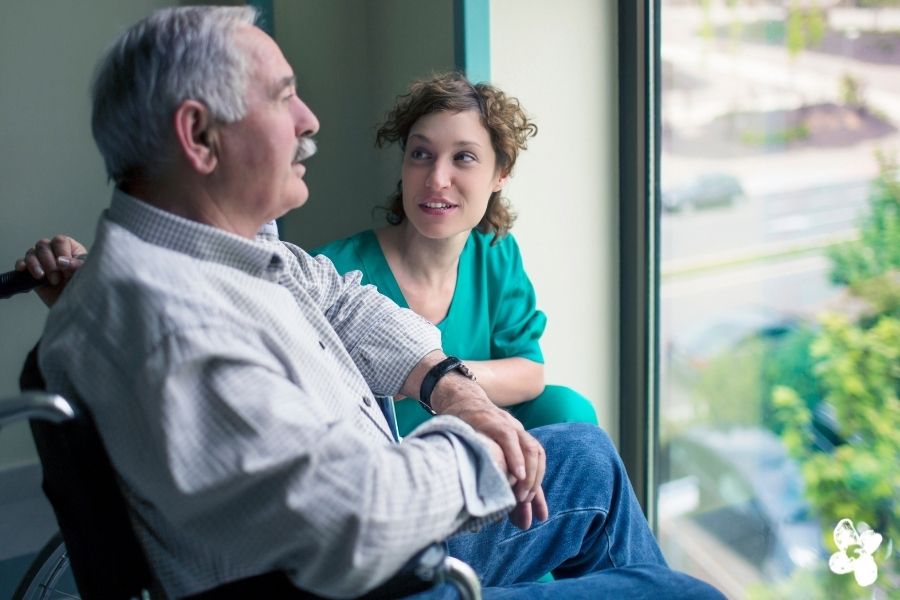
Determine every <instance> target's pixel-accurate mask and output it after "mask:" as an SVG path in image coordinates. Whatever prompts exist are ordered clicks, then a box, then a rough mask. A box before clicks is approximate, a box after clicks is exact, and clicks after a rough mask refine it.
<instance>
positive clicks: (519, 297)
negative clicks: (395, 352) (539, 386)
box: [311, 229, 547, 363]
mask: <svg viewBox="0 0 900 600" xmlns="http://www.w3.org/2000/svg"><path fill="white" fill-rule="evenodd" d="M492 238H493V235H492V234H484V233H482V232H480V231H478V230H474V229H473V230H472V233H471V235H469V239H468V240H467V241H466V245H465V247H464V248H463V251H462V254H461V255H460V257H459V268H458V269H457V279H456V290H455V291H454V293H453V299H452V301H451V302H450V308H449V310H448V311H447V316H446V317H444V320H443V321H441V322H440V323H437V327H438V329H440V331H441V336H442V343H443V350H444V352H446V353H447V354H449V355H453V356H459V357H460V358H462V359H465V360H488V359H498V358H510V357H522V358H527V359H529V360H533V361H535V362H538V363H543V362H544V356H543V354H542V353H541V347H540V338H541V335H542V334H543V333H544V328H545V327H546V324H547V317H546V316H545V315H544V313H543V312H541V311H539V310H538V309H537V308H536V306H535V302H536V300H535V293H534V287H533V286H532V285H531V281H530V280H529V279H528V276H527V275H526V274H525V269H524V268H523V266H522V256H521V254H520V252H519V246H518V244H517V243H516V240H515V239H514V238H513V236H512V235H506V236H504V237H503V238H501V239H500V240H498V242H497V243H496V244H494V245H493V246H491V239H492ZM311 253H312V254H314V255H315V254H324V255H325V256H327V257H328V258H330V259H331V261H332V262H333V263H334V266H335V267H336V268H337V270H338V272H340V273H341V274H346V273H347V272H349V271H361V272H362V283H364V284H372V285H374V286H375V287H377V288H378V291H379V292H381V293H382V294H384V295H385V296H387V297H388V298H390V299H392V300H393V301H394V302H396V303H397V304H398V305H399V306H402V307H404V308H409V305H408V304H407V302H406V299H405V298H404V297H403V293H402V292H401V291H400V286H399V285H398V284H397V280H396V279H394V274H393V273H392V272H391V269H390V267H389V266H388V263H387V260H386V259H385V258H384V253H382V251H381V246H380V245H379V244H378V238H377V237H376V236H375V232H374V231H372V230H371V229H370V230H367V231H362V232H360V233H357V234H356V235H354V236H351V237H348V238H345V239H342V240H337V241H334V242H331V243H328V244H325V245H324V246H320V247H318V248H316V249H314V250H312V252H311Z"/></svg>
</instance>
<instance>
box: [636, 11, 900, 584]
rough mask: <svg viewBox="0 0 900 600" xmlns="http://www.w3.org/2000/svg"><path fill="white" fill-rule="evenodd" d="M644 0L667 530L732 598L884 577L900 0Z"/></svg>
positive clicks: (895, 439) (897, 218)
mask: <svg viewBox="0 0 900 600" xmlns="http://www.w3.org/2000/svg"><path fill="white" fill-rule="evenodd" d="M657 10H658V12H657V13H655V14H654V15H652V17H651V16H648V17H646V22H647V24H648V25H647V27H648V30H649V31H652V30H654V29H655V30H656V31H657V33H656V34H654V35H648V37H647V39H648V44H647V48H648V50H647V52H648V56H652V57H653V58H655V61H654V63H653V65H654V66H655V67H656V69H658V70H657V71H656V75H657V76H656V78H655V80H654V81H653V83H655V84H657V85H658V89H657V90H656V95H655V96H653V95H652V94H648V98H650V99H651V100H650V104H651V105H653V102H652V100H653V98H655V99H657V100H658V106H657V109H656V110H655V111H650V112H649V113H648V114H649V115H650V122H649V125H648V129H649V130H650V131H651V132H653V133H657V134H658V138H657V139H656V140H655V144H653V143H651V144H648V148H650V149H651V150H654V149H655V151H656V152H655V154H654V155H653V156H651V158H650V159H649V163H650V164H653V165H655V164H656V163H655V162H654V161H655V160H658V168H657V167H655V166H654V169H652V170H648V172H652V173H655V174H658V183H657V181H656V180H654V179H653V178H652V177H651V178H650V179H649V181H650V182H651V184H652V185H650V186H648V189H650V190H651V191H655V192H657V193H656V194H654V195H653V196H651V197H654V196H655V201H654V203H653V204H652V206H653V207H654V209H655V210H648V212H647V215H646V219H647V220H648V221H650V222H651V223H652V225H654V226H655V228H651V230H653V231H658V237H656V238H654V240H653V241H654V242H656V243H657V244H658V245H657V246H656V247H655V248H653V251H654V253H655V254H654V255H655V257H656V258H658V263H656V265H657V269H658V270H657V271H656V273H655V277H653V278H648V281H650V282H651V283H652V282H657V283H658V288H655V289H656V290H658V291H654V287H653V286H652V285H650V286H648V292H652V293H655V294H656V297H655V299H656V306H657V309H656V311H649V310H648V311H647V315H648V317H647V318H648V319H651V318H652V315H653V313H654V312H658V320H655V321H652V325H651V327H650V330H651V331H654V332H655V333H654V336H655V337H654V340H655V341H656V344H655V348H654V347H653V346H654V345H653V344H651V345H650V346H649V347H650V348H651V349H653V353H654V354H653V356H654V359H655V360H652V361H649V364H650V365H653V366H654V368H653V369H652V371H651V372H653V373H655V375H656V376H657V377H658V379H657V380H656V381H658V384H656V387H657V393H656V394H655V397H656V401H657V404H656V405H651V410H648V411H647V414H648V416H647V419H648V420H649V421H651V425H652V427H650V428H649V429H650V431H652V432H653V439H652V440H650V441H651V442H652V444H648V448H653V452H649V451H648V455H652V456H653V458H654V459H655V460H654V461H653V469H652V470H650V471H648V473H651V474H652V478H651V477H649V476H648V479H647V481H648V482H649V483H648V487H649V488H650V489H649V494H648V495H647V500H648V505H649V506H650V507H651V508H652V509H653V510H654V516H655V521H656V524H657V530H658V534H659V538H660V543H661V545H662V547H663V550H664V552H665V553H666V556H667V557H668V559H669V561H670V563H671V564H672V566H673V567H675V568H679V569H682V570H685V571H688V572H690V573H692V574H695V575H697V576H699V577H701V578H704V579H707V580H709V581H711V582H712V583H714V584H715V585H717V586H718V587H719V588H720V589H721V590H722V591H723V592H724V593H725V594H726V595H727V596H729V597H733V598H742V597H752V598H781V597H784V598H800V597H802V598H818V597H821V598H843V597H847V598H855V597H867V598H868V597H873V596H872V594H873V593H874V594H876V595H875V596H874V597H887V596H885V595H884V594H895V593H897V591H898V589H900V562H898V560H897V557H896V553H895V551H893V550H892V548H893V546H894V545H896V544H898V543H900V400H898V394H900V179H898V171H897V165H898V162H897V161H898V160H900V154H898V153H900V129H898V128H900V2H890V1H886V2H873V1H868V2H867V1H864V0H858V1H855V2H852V1H841V2H837V1H826V0H820V1H815V0H809V1H807V0H804V1H800V0H783V1H753V0H723V1H716V0H681V1H678V0H661V2H660V3H659V4H658V8H657ZM654 25H655V27H653V26H654ZM654 47H657V48H658V54H656V53H655V50H654ZM651 72H652V70H651ZM648 139H653V138H652V135H651V136H649V138H648ZM654 146H655V148H654ZM657 228H658V229H657ZM651 247H652V245H651ZM648 264H651V266H652V261H651V262H650V263H648ZM651 397H652V395H651ZM654 414H655V416H654ZM651 417H652V418H653V419H651ZM623 435H624V433H623ZM843 519H849V525H848V523H847V522H844V523H843V524H842V526H841V527H840V528H839V533H840V532H843V534H840V535H838V536H837V538H838V539H837V540H836V539H835V537H836V536H835V534H834V530H835V528H836V526H837V525H838V523H839V522H841V521H842V520H843ZM867 529H870V530H873V532H870V533H864V532H865V531H866V530H867ZM876 533H877V534H880V535H881V536H882V541H881V543H880V545H879V544H876V542H877V539H878V537H877V535H876ZM854 535H855V536H857V537H854ZM859 536H862V538H861V539H860V538H859ZM851 543H852V544H853V545H852V547H851V546H850V544H851ZM835 554H836V555H837V558H835V559H833V561H832V565H835V561H836V562H837V563H840V564H841V565H843V569H838V570H844V571H852V572H848V573H846V574H836V573H833V572H832V571H831V570H830V569H829V559H830V558H831V557H832V555H835ZM869 555H870V556H871V560H870V559H869V558H867V556H869ZM873 564H874V566H875V567H876V568H877V578H876V579H875V581H874V583H871V586H870V587H862V585H861V584H862V583H866V578H867V577H868V578H871V576H873V575H874V574H873V573H872V572H871V567H872V565H873ZM867 570H868V571H867ZM873 590H874V591H873ZM879 594H882V595H879ZM891 597H893V596H891Z"/></svg>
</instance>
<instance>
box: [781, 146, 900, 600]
mask: <svg viewBox="0 0 900 600" xmlns="http://www.w3.org/2000/svg"><path fill="white" fill-rule="evenodd" d="M879 163H880V166H881V170H880V175H879V177H878V179H877V181H876V182H875V183H874V185H873V190H872V193H871V195H870V207H871V214H870V215H869V216H868V217H866V219H865V220H864V222H863V223H862V226H861V230H860V237H859V239H858V240H856V241H853V242H849V243H847V244H845V245H843V246H840V247H838V248H836V249H835V250H833V251H832V252H831V253H830V256H831V259H832V263H833V268H832V272H831V277H832V279H833V281H835V282H838V283H842V284H845V285H847V286H848V292H849V297H852V298H854V299H856V300H858V301H859V302H860V303H861V304H862V306H864V310H862V311H859V310H854V311H848V312H849V313H850V314H837V313H834V314H829V315H826V316H824V317H823V318H822V329H821V331H820V332H819V333H818V334H817V336H816V337H815V339H814V341H813V342H812V344H811V346H810V350H811V356H812V357H813V359H814V361H815V366H814V374H815V376H816V378H817V380H818V382H819V383H820V385H821V388H822V390H824V396H823V397H822V399H821V402H825V403H827V404H828V406H830V407H831V409H832V411H833V414H834V417H835V418H834V421H835V423H836V426H837V433H838V434H839V436H840V438H841V439H843V440H844V443H842V444H840V445H838V446H837V447H836V448H835V449H834V450H833V451H832V452H830V453H824V452H822V451H821V449H818V448H816V446H815V444H814V443H813V437H814V431H813V409H812V408H811V407H810V402H809V401H808V399H804V398H802V397H801V395H800V394H799V393H798V392H797V390H795V389H793V388H792V387H789V386H779V387H776V388H775V390H774V391H773V394H772V404H773V407H774V417H775V420H776V422H777V423H778V428H779V429H780V431H781V437H782V440H783V441H784V444H785V446H786V447H787V448H788V451H789V452H790V453H791V454H792V455H793V456H794V457H795V458H796V459H797V460H798V461H799V463H800V465H801V469H802V473H803V478H804V482H805V485H806V493H807V497H808V498H809V500H810V502H811V504H812V505H813V507H814V508H815V509H816V510H817V512H818V514H819V515H820V517H821V519H822V524H823V539H824V541H825V544H826V547H828V548H829V549H830V551H831V552H834V551H836V550H837V548H836V546H835V544H834V541H833V539H832V535H831V534H832V530H833V528H834V526H835V525H836V524H837V523H838V522H839V521H840V520H841V519H844V518H849V519H851V520H852V521H854V522H855V523H859V522H865V523H867V524H868V525H869V526H871V527H872V528H873V529H875V530H876V531H877V532H879V533H881V534H882V535H883V536H884V540H885V542H884V543H883V544H882V549H881V552H880V553H879V555H878V556H876V562H879V561H880V563H881V564H880V565H879V568H880V573H879V578H878V580H877V581H876V583H875V584H874V586H875V587H876V589H877V590H879V591H878V593H879V594H886V596H877V595H876V596H875V597H889V598H896V597H898V596H900V565H898V564H897V560H896V558H894V557H893V552H892V551H891V549H890V548H891V547H892V545H893V544H898V543H900V184H898V181H897V165H896V163H895V162H894V161H893V160H888V159H886V158H885V157H884V156H879ZM820 571H822V572H821V573H820V575H819V583H818V584H816V586H815V589H817V590H819V592H821V594H824V595H823V596H822V597H827V598H844V597H846V598H856V597H859V598H863V597H865V598H869V597H873V595H872V594H873V592H872V590H871V589H863V588H860V587H858V586H856V585H855V582H854V580H853V578H852V577H851V576H846V575H844V576H839V575H834V574H831V573H829V572H827V571H825V570H824V569H821V567H820ZM809 577H810V574H809V573H800V574H797V575H796V577H795V578H794V579H793V580H792V581H791V582H788V583H786V584H781V585H780V586H776V587H773V588H770V589H768V590H767V593H770V594H772V595H770V596H769V597H782V596H784V597H787V596H792V597H796V593H797V592H798V591H800V590H801V588H800V587H798V586H800V585H808V583H809V581H810V579H809ZM803 582H806V583H805V584H804V583H803ZM819 592H813V591H812V590H811V589H806V590H803V594H804V597H811V596H809V594H810V593H819ZM812 597H816V596H812Z"/></svg>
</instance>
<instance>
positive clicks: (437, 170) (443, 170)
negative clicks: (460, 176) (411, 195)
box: [425, 160, 450, 190]
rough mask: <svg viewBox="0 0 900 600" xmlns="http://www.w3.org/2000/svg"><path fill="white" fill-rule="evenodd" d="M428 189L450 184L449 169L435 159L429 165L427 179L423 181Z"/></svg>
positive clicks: (440, 188)
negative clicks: (429, 169)
mask: <svg viewBox="0 0 900 600" xmlns="http://www.w3.org/2000/svg"><path fill="white" fill-rule="evenodd" d="M425 183H426V185H427V186H428V187H429V189H433V190H442V189H444V188H446V187H449V185H450V169H449V168H448V167H447V166H446V165H444V164H443V163H442V162H441V161H439V160H436V161H435V162H434V164H433V165H432V166H431V172H430V173H429V174H428V180H427V181H426V182H425Z"/></svg>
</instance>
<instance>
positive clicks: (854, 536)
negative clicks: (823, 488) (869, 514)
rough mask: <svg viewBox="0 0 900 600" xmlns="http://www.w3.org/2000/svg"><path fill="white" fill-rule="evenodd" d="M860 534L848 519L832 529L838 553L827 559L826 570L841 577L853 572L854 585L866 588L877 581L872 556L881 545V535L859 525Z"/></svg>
mask: <svg viewBox="0 0 900 600" xmlns="http://www.w3.org/2000/svg"><path fill="white" fill-rule="evenodd" d="M859 525H860V529H862V530H863V532H862V533H857V531H856V528H855V527H854V526H853V521H851V520H850V519H841V521H840V523H838V524H837V525H836V526H835V528H834V543H835V544H837V547H838V551H837V552H835V553H834V554H832V555H831V558H830V559H828V568H830V569H831V571H832V572H833V573H837V574H838V575H843V574H845V573H849V572H850V571H853V576H854V577H855V578H856V583H858V584H859V585H861V586H863V587H866V586H868V585H872V584H873V583H875V580H876V579H878V566H877V565H876V564H875V559H874V558H872V555H873V554H874V553H875V551H876V550H878V546H880V545H881V534H880V533H875V531H874V530H872V529H869V527H868V526H867V525H866V524H865V523H860V524H859Z"/></svg>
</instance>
